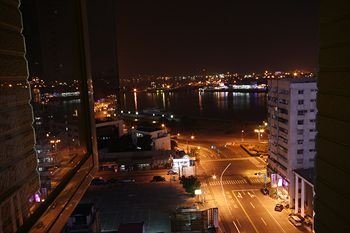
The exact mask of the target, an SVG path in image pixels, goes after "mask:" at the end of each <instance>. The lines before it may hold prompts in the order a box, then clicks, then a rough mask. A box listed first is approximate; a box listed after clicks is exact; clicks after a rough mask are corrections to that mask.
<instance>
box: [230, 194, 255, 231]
mask: <svg viewBox="0 0 350 233" xmlns="http://www.w3.org/2000/svg"><path fill="white" fill-rule="evenodd" d="M232 194H233V196H234V197H235V198H236V201H237V202H238V204H239V206H240V207H241V209H242V210H243V212H244V214H245V216H247V218H248V220H249V222H250V224H252V226H253V228H254V230H255V232H257V233H259V231H258V229H257V228H256V226H255V224H254V223H253V221H252V219H251V218H250V217H249V215H248V213H247V211H246V210H245V209H244V207H243V205H242V204H241V202H240V201H239V200H238V198H237V196H236V194H235V193H234V192H233V191H232Z"/></svg>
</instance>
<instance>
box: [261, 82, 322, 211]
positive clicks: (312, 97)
mask: <svg viewBox="0 0 350 233" xmlns="http://www.w3.org/2000/svg"><path fill="white" fill-rule="evenodd" d="M268 86H269V92H268V127H269V159H268V166H267V172H268V174H269V175H270V177H271V185H272V187H277V194H278V195H279V196H280V197H282V198H284V199H286V200H288V201H289V202H290V204H291V205H294V202H293V198H294V194H295V191H294V173H293V171H294V170H295V169H300V168H305V169H306V168H312V167H314V160H315V155H316V150H315V138H316V114H317V108H316V95H317V86H316V80H315V79H312V78H298V79H296V78H295V79H276V80H269V81H268Z"/></svg>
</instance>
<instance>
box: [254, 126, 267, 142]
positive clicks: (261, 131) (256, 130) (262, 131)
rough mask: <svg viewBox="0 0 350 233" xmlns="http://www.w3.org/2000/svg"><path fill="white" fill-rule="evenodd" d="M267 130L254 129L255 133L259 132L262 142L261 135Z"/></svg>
mask: <svg viewBox="0 0 350 233" xmlns="http://www.w3.org/2000/svg"><path fill="white" fill-rule="evenodd" d="M264 132H265V130H264V129H254V133H257V134H258V140H259V142H260V137H261V136H262V133H264Z"/></svg>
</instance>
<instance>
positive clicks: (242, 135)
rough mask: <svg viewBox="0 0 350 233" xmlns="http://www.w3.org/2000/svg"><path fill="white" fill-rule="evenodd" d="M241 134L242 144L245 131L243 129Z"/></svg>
mask: <svg viewBox="0 0 350 233" xmlns="http://www.w3.org/2000/svg"><path fill="white" fill-rule="evenodd" d="M241 133H242V135H241V137H242V142H243V141H244V130H243V129H242V131H241Z"/></svg>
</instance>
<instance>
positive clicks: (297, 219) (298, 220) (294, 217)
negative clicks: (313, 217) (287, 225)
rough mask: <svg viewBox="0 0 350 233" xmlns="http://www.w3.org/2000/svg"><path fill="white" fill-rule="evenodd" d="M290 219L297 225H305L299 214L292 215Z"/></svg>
mask: <svg viewBox="0 0 350 233" xmlns="http://www.w3.org/2000/svg"><path fill="white" fill-rule="evenodd" d="M288 220H289V221H290V222H291V223H292V224H293V225H294V226H296V227H301V226H302V225H303V220H302V219H301V218H300V217H299V216H298V215H290V216H289V217H288Z"/></svg>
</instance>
